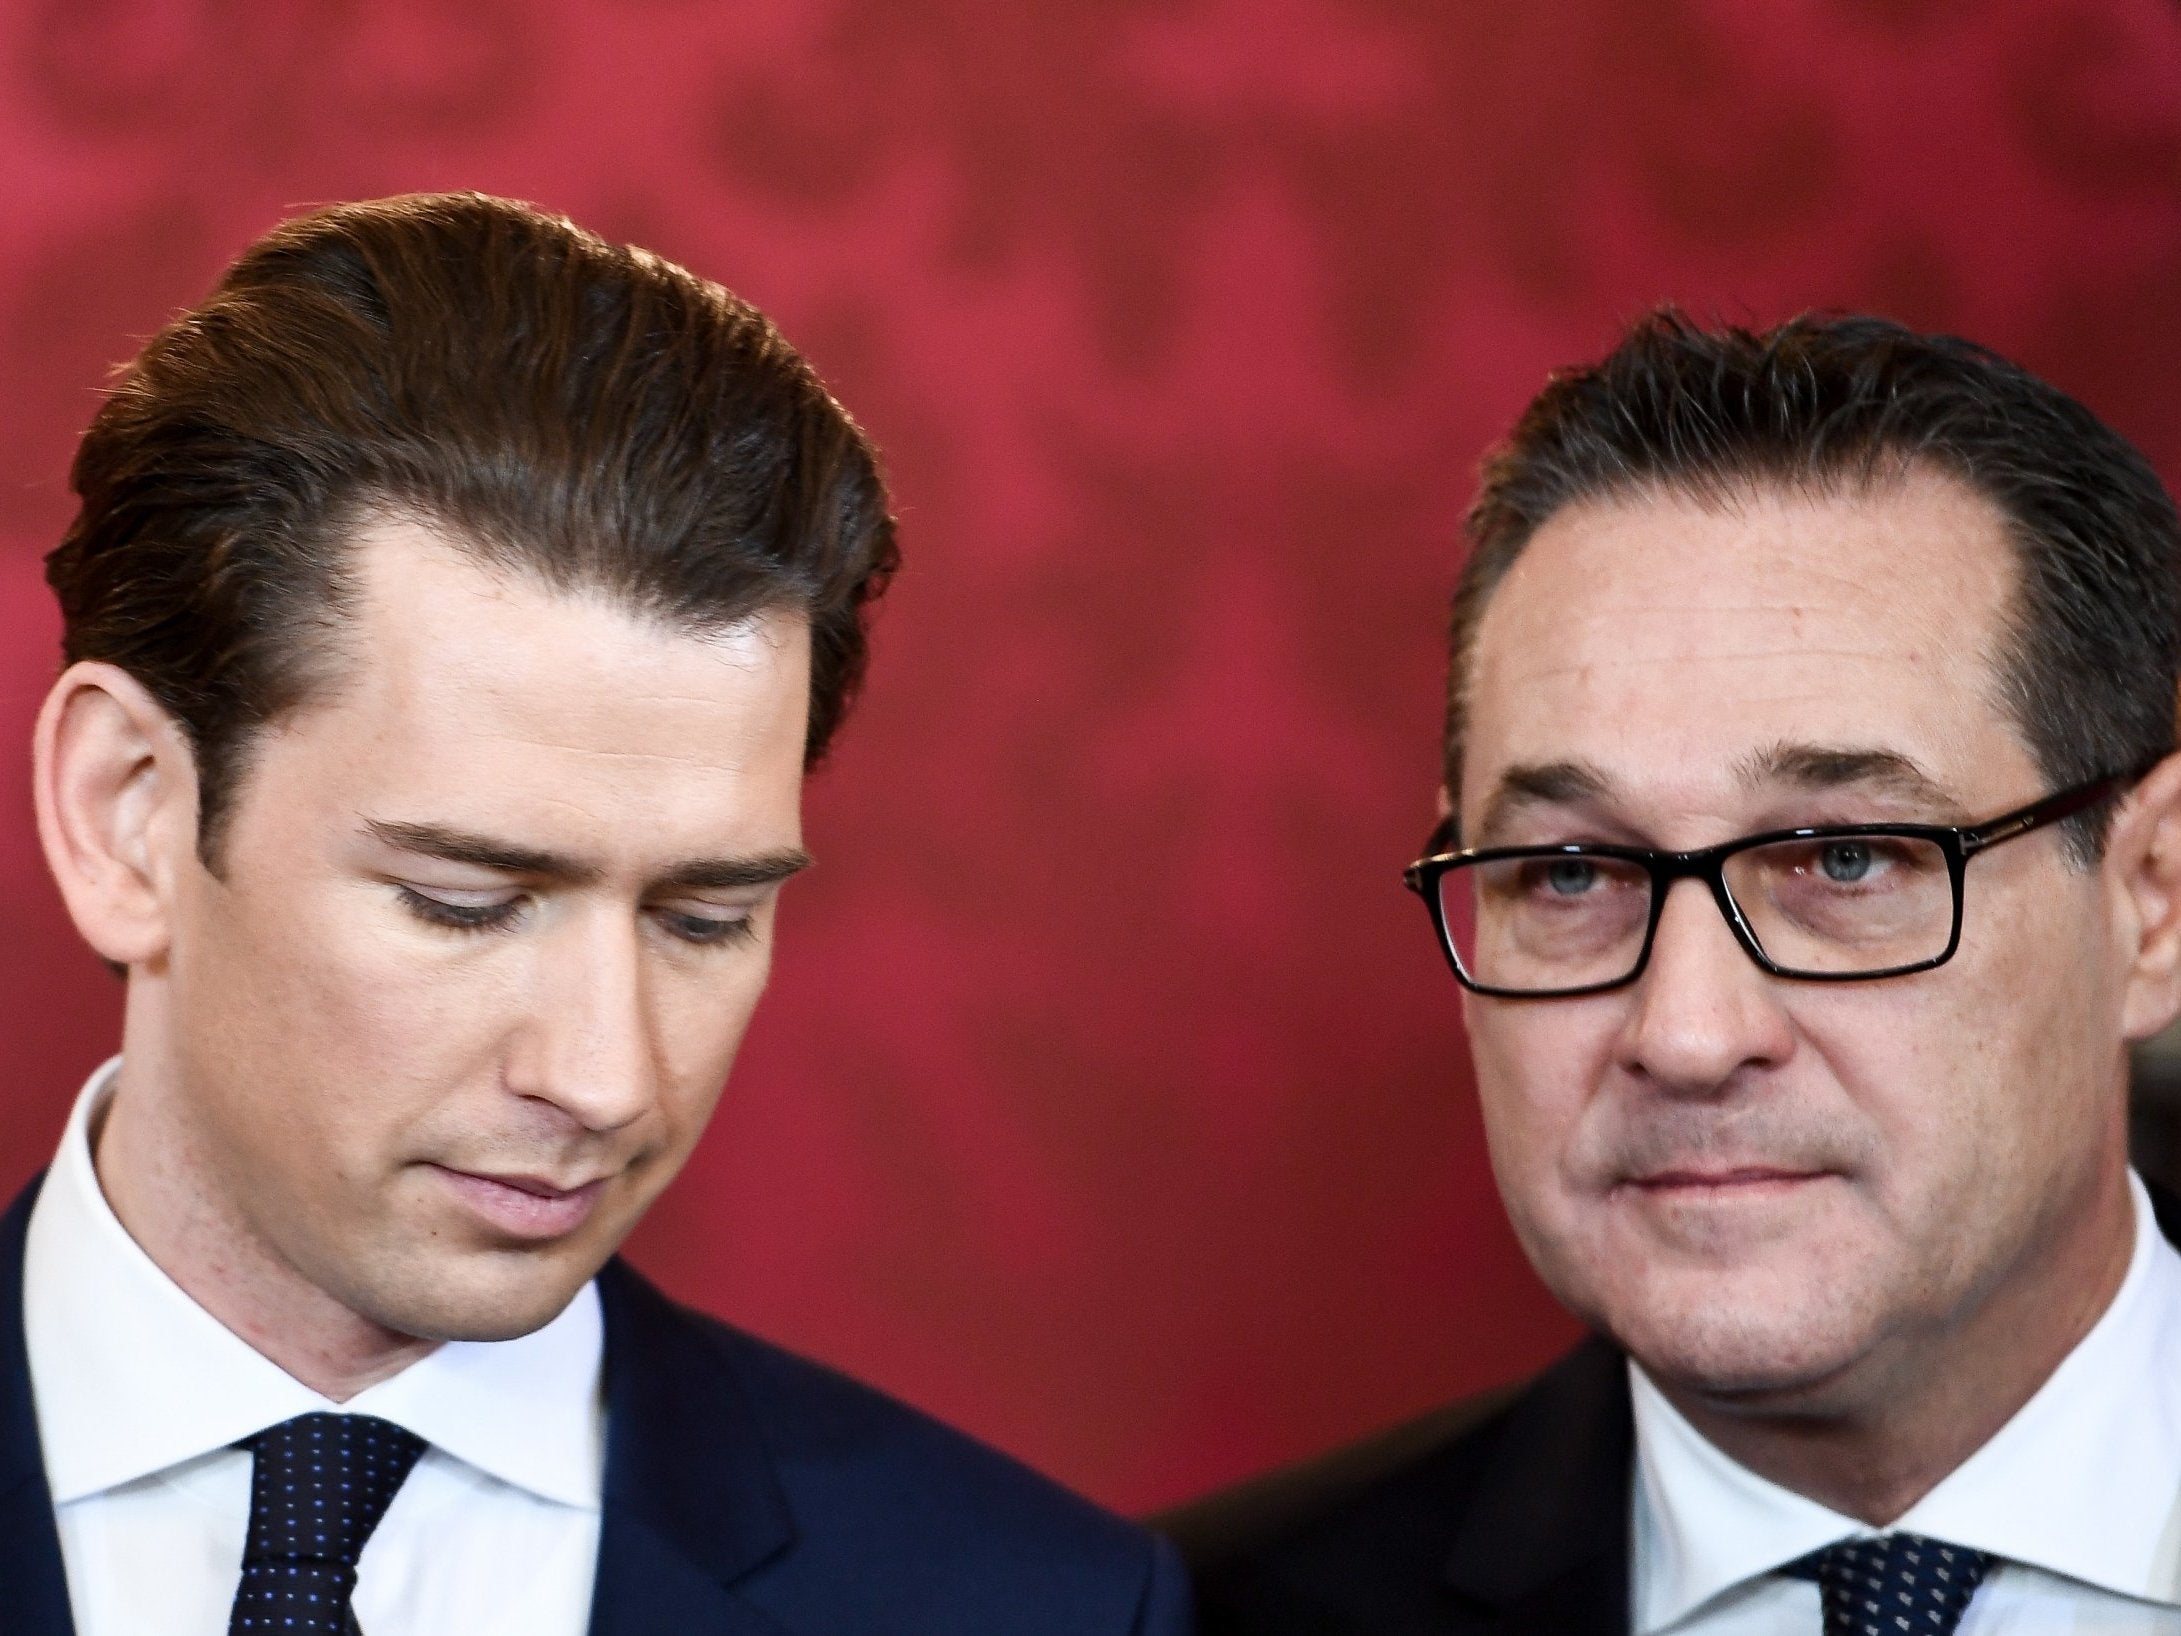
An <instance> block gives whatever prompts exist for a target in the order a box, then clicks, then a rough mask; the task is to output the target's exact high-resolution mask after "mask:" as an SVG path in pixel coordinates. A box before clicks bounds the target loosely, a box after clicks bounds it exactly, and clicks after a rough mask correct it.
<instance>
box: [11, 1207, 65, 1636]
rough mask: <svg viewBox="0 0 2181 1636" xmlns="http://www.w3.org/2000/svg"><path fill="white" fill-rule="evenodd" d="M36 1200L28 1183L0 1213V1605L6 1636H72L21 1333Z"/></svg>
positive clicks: (26, 1347) (27, 1353)
mask: <svg viewBox="0 0 2181 1636" xmlns="http://www.w3.org/2000/svg"><path fill="white" fill-rule="evenodd" d="M37 1197H38V1181H37V1180H36V1179H34V1180H33V1181H32V1182H31V1184H30V1185H29V1186H28V1187H26V1188H24V1189H23V1191H22V1192H21V1193H20V1194H19V1195H18V1196H17V1197H16V1200H15V1203H14V1204H13V1205H12V1206H10V1207H9V1209H8V1213H7V1214H6V1215H5V1216H0V1607H4V1608H5V1609H6V1610H7V1617H6V1627H7V1630H8V1633H9V1636H73V1632H74V1630H75V1622H74V1620H73V1619H72V1618H71V1617H70V1615H69V1612H68V1576H67V1573H66V1571H65V1569H64V1568H63V1567H62V1564H61V1538H60V1531H59V1529H58V1528H57V1527H56V1526H55V1525H54V1521H53V1495H52V1491H51V1490H50V1489H49V1488H47V1486H46V1480H45V1456H44V1454H43V1453H42V1452H41V1451H40V1449H39V1446H38V1411H37V1407H36V1405H35V1404H34V1402H33V1401H32V1399H31V1395H30V1347H29V1344H28V1342H27V1341H26V1339H25V1337H24V1333H23V1246H24V1242H25V1239H26V1237H27V1235H28V1233H29V1229H30V1207H31V1205H32V1204H33V1203H35V1202H36V1200H37Z"/></svg>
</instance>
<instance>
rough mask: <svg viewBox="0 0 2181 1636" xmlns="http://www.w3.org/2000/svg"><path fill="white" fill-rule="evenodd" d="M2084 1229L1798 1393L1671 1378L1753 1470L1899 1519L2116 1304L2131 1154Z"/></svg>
mask: <svg viewBox="0 0 2181 1636" xmlns="http://www.w3.org/2000/svg"><path fill="white" fill-rule="evenodd" d="M2073 1222H2074V1227H2073V1230H2064V1231H2060V1232H2057V1233H2055V1234H2054V1235H2052V1236H2050V1237H2047V1238H2045V1239H2044V1240H2043V1241H2042V1242H2036V1243H2033V1244H2032V1245H2031V1246H2030V1247H2029V1249H2028V1250H2027V1251H2026V1252H2025V1253H2026V1254H2027V1255H2029V1256H2031V1257H2034V1258H2035V1264H2034V1265H2032V1266H2030V1267H2027V1268H2024V1269H2019V1270H2018V1271H2017V1274H2016V1275H2015V1276H2013V1277H2010V1278H2006V1279H2003V1280H2002V1281H2001V1284H2000V1287H1998V1288H1997V1289H1995V1290H1994V1291H1993V1292H1992V1294H1991V1295H1990V1296H1989V1297H1988V1298H1987V1299H1985V1300H1984V1301H1982V1302H1981V1303H1978V1304H1977V1305H1976V1307H1975V1310H1973V1311H1971V1312H1969V1313H1968V1314H1966V1315H1960V1316H1957V1318H1956V1319H1955V1321H1954V1322H1952V1323H1951V1324H1950V1325H1948V1326H1947V1327H1946V1329H1945V1330H1944V1331H1943V1333H1941V1334H1939V1335H1936V1336H1934V1335H1933V1334H1931V1333H1930V1332H1929V1331H1918V1332H1917V1333H1916V1334H1915V1335H1913V1336H1909V1337H1902V1338H1900V1339H1897V1340H1896V1341H1895V1342H1894V1343H1893V1344H1892V1345H1891V1346H1889V1347H1887V1348H1884V1349H1882V1351H1883V1352H1884V1353H1890V1354H1891V1355H1875V1354H1874V1355H1873V1356H1871V1357H1869V1358H1866V1359H1864V1360H1861V1361H1860V1362H1859V1363H1858V1364H1856V1365H1855V1366H1854V1367H1853V1368H1852V1369H1851V1370H1849V1371H1846V1372H1844V1374H1843V1376H1842V1377H1841V1378H1839V1379H1835V1380H1831V1381H1828V1382H1826V1383H1825V1384H1824V1386H1823V1387H1822V1388H1821V1389H1819V1390H1818V1391H1816V1392H1809V1391H1803V1392H1798V1393H1797V1394H1795V1400H1794V1401H1791V1402H1770V1401H1767V1402H1760V1403H1756V1404H1752V1403H1751V1402H1749V1401H1748V1400H1746V1399H1738V1398H1737V1399H1727V1398H1723V1397H1720V1396H1717V1395H1708V1394H1706V1393H1704V1392H1702V1391H1692V1390H1690V1389H1689V1388H1687V1387H1685V1386H1679V1385H1675V1384H1671V1383H1669V1382H1666V1381H1663V1380H1661V1381H1658V1383H1657V1384H1658V1386H1659V1390H1660V1391H1661V1392H1662V1393H1663V1394H1664V1395H1665V1396H1666V1398H1667V1399H1668V1401H1670V1402H1671V1403H1672V1404H1673V1405H1674V1407H1675V1408H1677V1409H1679V1410H1680V1411H1681V1413H1682V1414H1683V1415H1684V1416H1686V1417H1687V1419H1688V1420H1689V1423H1690V1424H1691V1425H1693V1426H1695V1427H1696V1429H1697V1430H1698V1431H1699V1432H1701V1433H1702V1434H1703V1435H1704V1437H1705V1438H1706V1439H1707V1440H1708V1441H1709V1442H1711V1443H1712V1444H1713V1446H1715V1447H1716V1448H1718V1449H1720V1450H1721V1451H1722V1452H1723V1453H1725V1454H1727V1455H1728V1456H1730V1457H1731V1458H1732V1459H1734V1460H1735V1461H1737V1462H1739V1463H1740V1464H1741V1465H1743V1466H1745V1467H1747V1468H1748V1469H1749V1470H1751V1471H1754V1472H1756V1473H1757V1474H1758V1475H1759V1476H1761V1477H1765V1478H1767V1479H1769V1480H1770V1481H1772V1482H1775V1483H1777V1484H1779V1485H1780V1486H1781V1487H1783V1488H1787V1489H1791V1490H1792V1491H1794V1492H1795V1493H1797V1494H1801V1495H1803V1496H1804V1497H1806V1498H1808V1499H1812V1500H1815V1501H1817V1502H1818V1503H1819V1504H1820V1505H1824V1506H1827V1507H1829V1508H1830V1509H1832V1510H1834V1511H1837V1512H1839V1513H1841V1514H1842V1515H1844V1516H1849V1517H1854V1518H1856V1519H1857V1520H1858V1521H1860V1522H1863V1523H1866V1524H1868V1525H1869V1526H1871V1527H1874V1528H1883V1527H1887V1526H1889V1525H1890V1524H1892V1523H1893V1522H1894V1521H1896V1520H1897V1519H1898V1518H1899V1517H1900V1516H1901V1515H1902V1514H1903V1513H1905V1512H1906V1511H1907V1510H1908V1509H1909V1507H1911V1506H1913V1505H1914V1504H1915V1503H1916V1502H1917V1501H1918V1500H1920V1499H1922V1498H1923V1497H1924V1496H1925V1495H1926V1494H1928V1493H1930V1492H1931V1490H1932V1489H1934V1488H1936V1487H1937V1486H1938V1485H1939V1483H1940V1482H1941V1481H1943V1480H1944V1479H1945V1478H1946V1477H1947V1476H1948V1475H1949V1474H1950V1473H1951V1472H1953V1471H1954V1470H1955V1469H1956V1468H1958V1467H1959V1466H1960V1465H1961V1464H1962V1463H1963V1462H1964V1461H1966V1460H1967V1459H1968V1458H1969V1457H1970V1456H1971V1455H1973V1454H1975V1453H1976V1451H1977V1450H1978V1449H1980V1448H1982V1447H1983V1446H1984V1445H1985V1444H1986V1443H1988V1442H1990V1441H1991V1440H1992V1438H1993V1437H1995V1436H1997V1435H1998V1433H1999V1431H2000V1429H2001V1428H2002V1427H2003V1426H2005V1425H2006V1424H2007V1422H2008V1421H2009V1420H2011V1419H2013V1418H2014V1416H2015V1414H2016V1413H2017V1412H2018V1411H2019V1410H2020V1409H2021V1408H2022V1406H2023V1405H2024V1404H2026V1403H2027V1402H2029V1400H2030V1399H2031V1398H2032V1397H2034V1396H2035V1395H2036V1394H2037V1391H2038V1389H2039V1388H2040V1387H2041V1386H2043V1385H2044V1383H2045V1382H2046V1381H2047V1380H2049V1379H2051V1378H2052V1373H2053V1371H2054V1370H2055V1369H2057V1368H2059V1366H2060V1365H2061V1363H2062V1362H2063V1361H2065V1359H2066V1358H2067V1355H2068V1354H2069V1353H2070V1352H2072V1351H2074V1349H2075V1348H2076V1346H2078V1345H2079V1344H2080V1343H2081V1341H2082V1339H2083V1337H2084V1336H2085V1335H2087V1334H2089V1333H2090V1331H2091V1329H2092V1328H2093V1327H2094V1326H2095V1325H2096V1323H2097V1321H2098V1319H2099V1318H2100V1317H2102V1316H2103V1315H2104V1313H2105V1311H2106V1309H2107V1308H2108V1307H2110V1306H2111V1305H2112V1303H2113V1297H2114V1296H2115V1295H2116V1294H2117V1293H2118V1292H2119V1290H2120V1286H2121V1282H2122V1280H2123V1279H2124V1278H2125V1277H2126V1276H2127V1272H2128V1263H2129V1260H2130V1258H2131V1256H2132V1255H2133V1253H2134V1248H2135V1226H2134V1210H2133V1200H2132V1199H2131V1197H2130V1192H2129V1188H2128V1178H2127V1166H2126V1159H2125V1157H2121V1158H2117V1159H2115V1160H2114V1161H2113V1162H2112V1163H2111V1164H2110V1165H2109V1166H2106V1167H2104V1168H2103V1170H2102V1172H2101V1174H2100V1176H2099V1178H2098V1181H2097V1184H2096V1186H2095V1188H2094V1192H2093V1196H2092V1201H2091V1207H2090V1208H2088V1209H2078V1210H2076V1211H2075V1212H2073Z"/></svg>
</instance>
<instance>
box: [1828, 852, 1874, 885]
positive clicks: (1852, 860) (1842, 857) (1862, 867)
mask: <svg viewBox="0 0 2181 1636" xmlns="http://www.w3.org/2000/svg"><path fill="white" fill-rule="evenodd" d="M1877 861H1878V860H1877V857H1876V855H1875V854H1874V853H1873V852H1872V850H1871V844H1870V842H1868V841H1829V842H1827V843H1826V845H1825V846H1824V847H1823V848H1822V849H1821V850H1820V851H1819V852H1818V868H1820V869H1822V870H1823V871H1824V872H1825V878H1826V879H1827V880H1830V881H1838V882H1839V883H1840V884H1841V885H1843V886H1852V885H1854V884H1855V883H1856V882H1857V881H1860V880H1862V879H1864V878H1865V877H1866V876H1868V875H1869V874H1870V872H1871V870H1872V868H1873V867H1874V866H1875V865H1876V863H1877Z"/></svg>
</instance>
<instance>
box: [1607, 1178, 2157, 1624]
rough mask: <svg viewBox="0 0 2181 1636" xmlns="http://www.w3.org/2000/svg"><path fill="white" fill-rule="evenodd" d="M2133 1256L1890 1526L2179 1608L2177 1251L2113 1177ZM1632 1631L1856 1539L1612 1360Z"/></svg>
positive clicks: (2146, 1201) (1859, 1529)
mask: <svg viewBox="0 0 2181 1636" xmlns="http://www.w3.org/2000/svg"><path fill="white" fill-rule="evenodd" d="M2128 1184H2129V1193H2130V1197H2131V1199H2132V1200H2133V1208H2134V1211H2135V1248H2134V1250H2133V1252H2132V1254H2131V1255H2130V1258H2129V1262H2128V1271H2127V1274H2126V1276H2125V1277H2124V1278H2123V1279H2122V1280H2121V1286H2120V1289H2119V1291H2118V1292H2117V1293H2116V1294H2115V1295H2114V1297H2113V1301H2112V1304H2111V1305H2110V1306H2109V1307H2107V1308H2106V1310H2105V1313H2104V1316H2102V1317H2101V1318H2099V1320H2098V1321H2097V1323H2096V1324H2094V1325H2093V1326H2092V1327H2091V1330H2090V1332H2089V1333H2088V1334H2087V1335H2085V1336H2084V1337H2083V1338H2082V1340H2081V1341H2080V1342H2078V1343H2077V1344H2076V1347H2075V1349H2074V1350H2073V1351H2072V1352H2070V1353H2069V1354H2068V1355H2067V1357H2066V1358H2064V1359H2063V1360H2062V1361H2061V1363H2060V1366H2059V1367H2058V1368H2057V1369H2055V1370H2054V1371H2053V1373H2052V1375H2051V1377H2050V1378H2049V1379H2047V1380H2046V1382H2045V1384H2044V1385H2043V1386H2041V1387H2040V1388H2038V1390H2037V1393H2036V1395H2034V1396H2033V1397H2031V1399H2030V1400H2029V1401H2028V1402H2027V1403H2025V1404H2024V1405H2023V1406H2022V1407H2021V1408H2020V1409H2019V1410H2017V1411H2016V1413H2015V1415H2014V1418H2013V1419H2011V1420H2009V1421H2008V1422H2007V1424H2006V1425H2005V1426H2003V1427H2001V1428H2000V1430H1999V1432H1998V1433H1997V1434H1996V1435H1995V1436H1994V1437H1993V1438H1992V1439H1991V1441H1990V1442H1988V1443H1986V1444H1985V1445H1984V1446H1983V1447H1982V1448H1980V1449H1979V1450H1977V1452H1976V1453H1975V1454H1973V1455H1971V1456H1970V1457H1969V1458H1968V1459H1967V1460H1965V1461H1963V1462H1962V1464H1961V1465H1960V1466H1958V1467H1956V1468H1955V1469H1954V1470H1953V1471H1952V1472H1950V1473H1949V1474H1948V1475H1947V1476H1946V1477H1945V1479H1944V1480H1942V1481H1941V1482H1940V1483H1939V1484H1938V1486H1937V1487H1935V1488H1933V1489H1932V1490H1931V1492H1930V1493H1929V1494H1926V1495H1925V1496H1924V1497H1923V1498H1922V1499H1921V1500H1919V1501H1917V1503H1916V1504H1915V1505H1914V1506H1912V1507H1911V1508H1910V1509H1909V1511H1908V1513H1907V1514H1906V1515H1905V1516H1903V1517H1902V1518H1901V1519H1900V1520H1899V1521H1898V1522H1896V1523H1895V1524H1894V1525H1893V1526H1894V1527H1895V1528H1898V1529H1905V1530H1907V1531H1909V1532H1912V1533H1918V1534H1928V1535H1930V1536H1931V1537H1933V1538H1935V1539H1943V1540H1946V1541H1948V1542H1949V1543H1951V1544H1956V1545H1966V1546H1970V1547H1972V1548H1974V1549H1977V1550H1983V1551H1990V1552H1991V1553H1993V1554H1994V1555H1995V1556H1999V1557H2003V1558H2005V1559H2007V1560H2008V1561H2010V1562H2021V1563H2027V1564H2029V1565H2031V1566H2033V1567H2037V1568H2042V1569H2045V1570H2047V1571H2049V1572H2052V1573H2055V1574H2059V1575H2062V1576H2064V1577H2066V1578H2069V1579H2074V1580H2079V1581H2082V1582H2083V1583H2086V1584H2090V1585H2095V1586H2098V1587H2100V1588H2101V1589H2105V1590H2109V1591H2113V1592H2115V1593H2117V1594H2119V1595H2122V1596H2131V1597H2136V1598H2140V1599H2142V1600H2144V1601H2148V1602H2154V1603H2158V1604H2161V1605H2165V1606H2181V1537H2176V1529H2175V1527H2174V1523H2175V1522H2176V1520H2177V1518H2176V1503H2175V1495H2176V1489H2177V1485H2181V1372H2177V1371H2175V1369H2174V1368H2173V1366H2172V1360H2173V1359H2174V1358H2175V1357H2181V1255H2177V1254H2176V1253H2175V1251H2174V1248H2173V1246H2172V1245H2170V1244H2168V1243H2167V1242H2166V1240H2165V1239H2164V1238H2163V1237H2162V1236H2161V1235H2160V1233H2159V1231H2158V1228H2157V1225H2156V1222H2155V1221H2154V1219H2153V1217H2152V1214H2151V1201H2150V1196H2149V1195H2148V1194H2147V1193H2146V1192H2145V1191H2144V1189H2143V1184H2142V1182H2141V1181H2139V1180H2138V1179H2137V1178H2136V1177H2135V1175H2134V1174H2133V1173H2131V1174H2130V1176H2129V1178H2128ZM1629 1384H1630V1388H1631V1392H1632V1396H1633V1403H1634V1410H1635V1420H1636V1507H1635V1509H1636V1527H1635V1549H1636V1573H1635V1592H1636V1608H1635V1611H1636V1629H1637V1630H1638V1631H1639V1632H1647V1631H1656V1630H1661V1629H1664V1628H1665V1627H1667V1626H1669V1625H1671V1624H1673V1623H1674V1622H1675V1621H1677V1620H1679V1619H1681V1618H1683V1617H1684V1616H1686V1615H1687V1614H1688V1613H1690V1612H1691V1611H1692V1610H1694V1609H1696V1608H1698V1607H1700V1606H1702V1605H1703V1604H1705V1603H1707V1602H1709V1601H1711V1600H1712V1599H1713V1598H1714V1597H1716V1596H1719V1595H1720V1594H1721V1593H1723V1592H1725V1591H1728V1590H1730V1589H1732V1588H1733V1587H1735V1586H1737V1585H1740V1584H1742V1583H1743V1582H1745V1581H1747V1580H1750V1579H1753V1578H1755V1577H1756V1576H1758V1575H1760V1574H1765V1573H1769V1572H1771V1571H1772V1570H1774V1569H1776V1568H1778V1567H1780V1566H1782V1565H1783V1564H1785V1563H1789V1562H1792V1561H1794V1560H1795V1559H1796V1558H1797V1557H1800V1556H1804V1555H1807V1554H1808V1553H1809V1552H1811V1551H1815V1550H1819V1549H1821V1548H1823V1547H1824V1546H1827V1545H1831V1544H1834V1543H1835V1542H1837V1541H1839V1540H1843V1539H1847V1538H1850V1537H1852V1536H1855V1535H1865V1534H1870V1533H1872V1532H1873V1530H1872V1529H1870V1528H1867V1527H1865V1526H1864V1525H1863V1524H1862V1523H1860V1522H1858V1521H1856V1520H1855V1519H1854V1518H1852V1517H1844V1516H1842V1515H1840V1514H1839V1513H1838V1512H1835V1511H1832V1510H1830V1509H1829V1508H1827V1507H1825V1506H1822V1505H1820V1504H1818V1503H1817V1502H1816V1501H1814V1500H1809V1499H1805V1498H1804V1497H1803V1496H1801V1495H1800V1494H1796V1493H1793V1492H1791V1491H1790V1490H1788V1489H1785V1488H1782V1487H1780V1486H1779V1485H1778V1484H1776V1483H1772V1482H1769V1481H1767V1480H1766V1479H1765V1478H1763V1477H1760V1476H1758V1475H1757V1474H1756V1473H1755V1472H1753V1471H1750V1470H1749V1469H1748V1468H1747V1467H1745V1466H1742V1465H1739V1464H1737V1463H1736V1462H1735V1461H1733V1460H1731V1459H1729V1458H1728V1457H1727V1456H1726V1455H1725V1454H1723V1453H1721V1452H1720V1451H1719V1449H1717V1448H1716V1447H1714V1446H1713V1445H1712V1444H1711V1443H1710V1442H1708V1441H1706V1440H1705V1438H1704V1436H1703V1434H1702V1433H1700V1432H1699V1431H1697V1429H1696V1428H1695V1427H1694V1426H1692V1425H1691V1424H1690V1423H1689V1422H1688V1420H1687V1419H1686V1418H1685V1417H1684V1416H1683V1415H1682V1414H1681V1413H1680V1411H1679V1410H1677V1409H1675V1408H1674V1406H1673V1405H1672V1404H1671V1403H1669V1402H1668V1401H1667V1400H1666V1398H1665V1396H1664V1394H1662V1393H1661V1392H1660V1391H1659V1389H1658V1388H1657V1387H1656V1386H1655V1385H1653V1384H1652V1382H1651V1380H1650V1378H1649V1377H1648V1376H1647V1375H1646V1374H1645V1373H1644V1372H1643V1370H1642V1368H1641V1367H1640V1366H1638V1365H1637V1364H1635V1363H1634V1362H1631V1363H1630V1364H1629Z"/></svg>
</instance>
